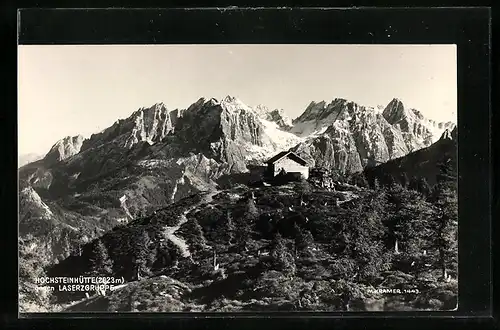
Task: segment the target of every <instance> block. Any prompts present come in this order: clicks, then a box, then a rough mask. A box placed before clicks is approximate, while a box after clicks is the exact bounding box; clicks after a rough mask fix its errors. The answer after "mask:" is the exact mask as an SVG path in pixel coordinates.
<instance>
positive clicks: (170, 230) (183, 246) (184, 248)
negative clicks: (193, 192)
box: [163, 191, 219, 258]
mask: <svg viewBox="0 0 500 330" xmlns="http://www.w3.org/2000/svg"><path fill="white" fill-rule="evenodd" d="M217 193H219V191H211V192H208V193H207V194H206V195H205V196H204V197H203V198H202V200H201V201H200V202H199V203H197V204H194V205H192V206H190V207H189V208H187V209H186V210H184V212H182V214H181V215H180V216H179V223H178V224H177V225H176V226H172V227H168V226H167V227H165V228H164V230H163V234H164V236H165V238H166V239H169V240H170V241H171V242H172V243H174V244H175V245H176V246H178V247H179V249H180V250H181V253H182V256H183V257H184V258H190V257H191V253H190V252H189V245H188V244H187V243H186V241H185V240H184V239H183V238H181V237H179V236H176V235H175V232H176V231H177V230H178V229H179V228H180V227H181V226H182V225H183V224H185V223H186V222H187V221H188V219H187V217H186V215H187V214H188V213H189V212H191V211H193V210H194V209H196V208H197V207H198V206H199V205H200V204H202V203H210V202H211V201H212V199H213V197H214V196H215V195H216V194H217Z"/></svg>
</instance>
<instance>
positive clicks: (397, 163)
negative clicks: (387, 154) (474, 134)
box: [364, 129, 458, 186]
mask: <svg viewBox="0 0 500 330" xmlns="http://www.w3.org/2000/svg"><path fill="white" fill-rule="evenodd" d="M456 134H457V131H456V129H454V130H453V131H452V132H451V133H449V132H445V133H444V134H443V137H441V139H439V140H438V141H437V142H435V143H433V144H432V145H430V146H429V147H427V148H424V149H420V150H418V151H415V152H412V153H410V154H408V155H406V156H404V157H401V158H397V159H393V160H389V161H388V162H386V163H383V164H380V165H378V166H375V167H370V168H366V169H365V171H364V172H365V175H366V177H367V178H368V180H369V181H373V179H374V178H378V179H379V180H381V181H383V182H385V183H388V182H387V181H388V180H390V179H394V180H396V181H397V182H401V177H402V176H404V177H405V178H406V180H411V179H412V178H414V179H423V178H425V180H426V181H427V182H428V183H429V184H430V185H431V186H432V185H434V184H436V178H437V177H438V174H439V169H440V164H445V163H450V166H451V167H452V168H454V169H456V168H457V157H458V147H457V142H458V141H457V136H456ZM389 175H390V178H388V176H389Z"/></svg>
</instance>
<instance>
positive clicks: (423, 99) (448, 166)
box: [17, 44, 460, 313]
mask: <svg viewBox="0 0 500 330" xmlns="http://www.w3.org/2000/svg"><path fill="white" fill-rule="evenodd" d="M457 118H458V117H457V47H456V45H454V44H428V45H427V44H418V45H417V44H363V45H361V44H182V45H181V44H177V45H173V44H170V45H166V44H164V45H160V44H158V45H153V44H151V45H145V44H141V45H139V44H137V45H111V44H107V45H19V46H18V128H17V130H18V184H19V191H18V200H19V218H18V247H19V251H18V254H19V283H18V284H19V286H18V291H19V312H20V313H67V312H86V313H93V312H100V313H102V312H105V313H108V312H109V313H115V312H132V313H134V312H147V313H165V312H177V313H178V312H193V313H200V312H224V313H231V312H261V311H274V312H353V313H355V312H363V311H370V312H387V311H406V312H414V311H455V310H457V309H458V301H459V294H458V281H459V275H460V274H459V273H458V268H459V267H458V263H459V260H458V226H459V225H458V184H457V176H458V175H457V170H458V169H457V157H458V152H457V150H458V149H457V148H458V146H457V143H458V142H457V129H458V128H457Z"/></svg>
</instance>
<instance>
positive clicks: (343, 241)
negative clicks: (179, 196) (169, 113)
mask: <svg viewBox="0 0 500 330" xmlns="http://www.w3.org/2000/svg"><path fill="white" fill-rule="evenodd" d="M401 205H405V207H406V209H405V212H403V213H402V214H406V217H407V218H406V219H407V220H408V221H406V222H405V224H404V225H402V226H401V225H397V219H399V218H401V216H402V214H400V213H399V211H398V208H401ZM433 212H434V206H433V204H432V203H431V202H429V201H427V200H426V199H425V198H424V197H423V196H421V195H420V194H419V193H418V192H415V191H410V190H406V189H404V188H402V187H400V186H394V187H392V188H390V189H385V188H384V189H380V190H377V191H374V190H367V189H365V190H362V189H361V190H359V189H358V190H356V191H344V192H332V191H324V190H320V189H316V188H314V187H311V186H310V185H309V184H307V183H297V184H294V185H290V186H282V187H262V188H253V189H251V188H246V187H240V188H233V189H230V190H225V191H222V192H217V193H201V194H197V195H193V196H191V197H188V198H185V199H183V200H181V201H179V202H177V203H175V204H173V205H171V207H170V208H168V209H163V210H158V211H157V212H156V213H155V214H152V215H150V216H147V217H144V218H141V219H137V220H135V221H132V222H131V223H129V224H128V225H126V226H120V227H117V228H116V229H114V230H112V231H110V232H108V233H106V234H105V235H103V236H102V237H100V238H99V239H96V240H94V241H92V242H90V243H88V244H87V245H85V246H84V247H83V251H82V253H81V255H76V256H72V257H70V258H67V259H65V260H63V261H62V262H61V263H59V264H58V265H55V266H53V267H52V268H50V269H49V272H48V274H49V276H79V275H82V274H94V275H95V274H100V275H103V276H105V275H112V276H114V277H118V278H120V277H123V278H124V280H125V284H124V285H121V286H119V287H118V288H117V289H116V290H114V291H110V292H107V294H106V296H104V297H103V296H95V295H94V293H93V292H90V293H89V294H90V295H91V296H92V295H94V296H92V297H91V298H90V299H85V297H84V293H80V294H68V293H67V292H58V289H57V288H56V289H55V291H54V294H53V297H52V303H53V304H68V303H71V302H73V304H74V305H73V306H72V307H70V308H69V309H68V310H72V311H238V310H240V311H247V310H248V311H250V310H324V311H336V310H421V309H447V310H449V309H453V308H455V305H456V293H457V287H456V286H457V282H456V280H455V278H456V276H457V274H456V263H455V259H456V258H455V257H454V256H455V253H454V252H453V249H451V250H450V251H448V254H447V256H449V257H447V258H448V259H446V260H445V266H446V268H447V275H446V278H440V277H441V273H440V271H441V269H440V264H438V263H437V262H436V260H438V258H437V255H438V253H439V247H438V246H436V245H434V242H435V241H437V236H436V235H435V233H434V231H435V228H436V224H435V223H434V222H433V221H432V219H434V218H435V217H434V216H433ZM396 241H397V242H398V243H396V245H397V246H398V247H396V249H395V242H396ZM103 251H104V252H103ZM423 251H425V252H423ZM455 252H456V251H455ZM454 258H455V259H454ZM381 288H390V289H393V290H399V293H393V294H387V293H385V294H384V293H381V292H379V291H377V290H376V289H381ZM82 299H83V300H82ZM77 301H80V302H79V303H76V302H77Z"/></svg>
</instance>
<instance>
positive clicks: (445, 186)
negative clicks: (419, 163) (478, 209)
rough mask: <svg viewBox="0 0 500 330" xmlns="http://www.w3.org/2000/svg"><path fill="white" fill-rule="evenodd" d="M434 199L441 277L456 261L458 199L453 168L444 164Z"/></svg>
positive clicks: (435, 231)
mask: <svg viewBox="0 0 500 330" xmlns="http://www.w3.org/2000/svg"><path fill="white" fill-rule="evenodd" d="M437 180H438V182H437V184H436V187H435V189H434V193H433V196H432V200H433V202H434V205H435V206H436V209H437V214H436V216H435V230H434V242H435V245H436V247H437V249H438V251H439V267H440V269H441V277H442V278H443V279H446V278H447V270H448V265H450V264H451V263H456V258H457V227H458V199H457V192H456V190H454V188H456V182H454V175H453V172H452V170H451V169H450V168H449V167H448V166H447V165H446V164H443V165H442V166H441V167H440V173H439V174H438V176H437Z"/></svg>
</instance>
